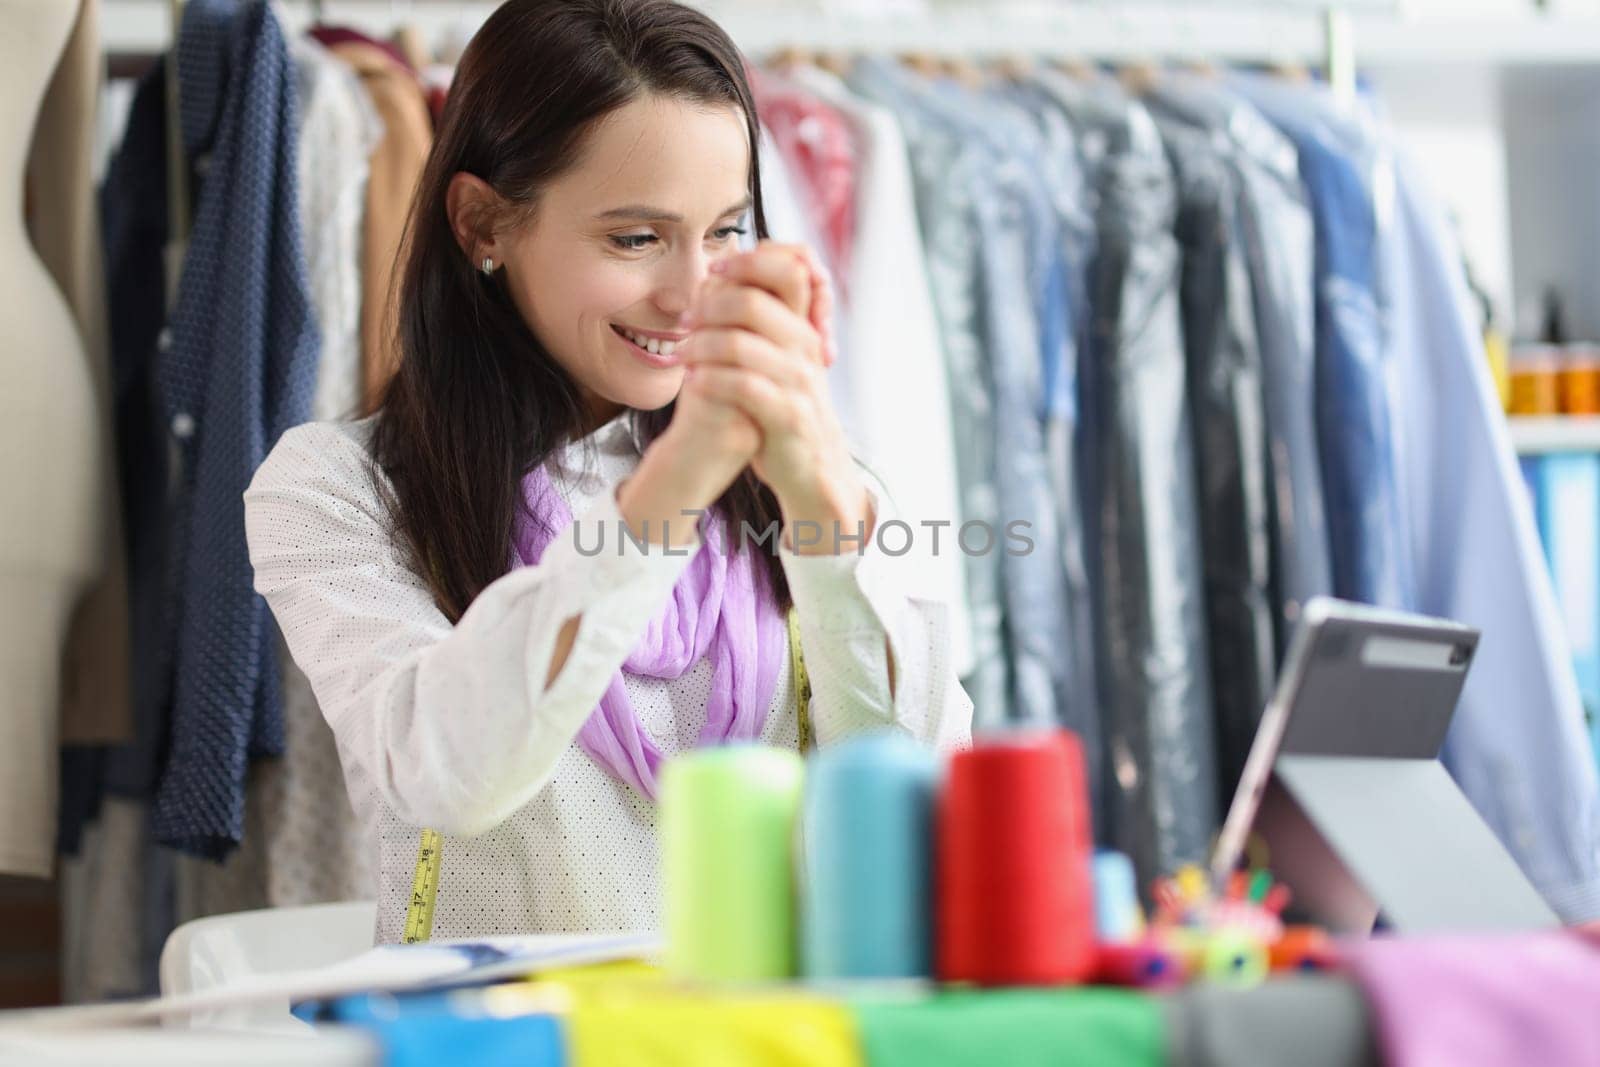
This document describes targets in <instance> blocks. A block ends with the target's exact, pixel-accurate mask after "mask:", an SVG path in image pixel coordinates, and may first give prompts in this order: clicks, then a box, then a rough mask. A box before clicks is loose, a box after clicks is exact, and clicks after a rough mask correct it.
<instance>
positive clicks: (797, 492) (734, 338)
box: [678, 242, 873, 553]
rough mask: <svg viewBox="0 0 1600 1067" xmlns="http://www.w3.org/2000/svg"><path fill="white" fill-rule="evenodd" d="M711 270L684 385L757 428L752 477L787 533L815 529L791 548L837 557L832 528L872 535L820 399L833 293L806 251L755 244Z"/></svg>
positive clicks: (864, 499) (685, 354) (693, 325)
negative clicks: (777, 509) (776, 507)
mask: <svg viewBox="0 0 1600 1067" xmlns="http://www.w3.org/2000/svg"><path fill="white" fill-rule="evenodd" d="M712 271H713V273H712V275H711V277H710V278H708V279H707V281H706V284H705V285H704V286H703V287H702V288H701V291H700V292H699V294H697V296H696V299H695V302H694V304H693V306H692V307H691V308H690V310H689V312H688V314H687V315H686V316H685V322H684V325H685V326H686V327H688V329H689V330H690V331H691V333H690V336H689V338H688V340H686V341H685V342H684V343H683V344H682V345H681V346H679V349H678V351H679V352H680V353H681V354H682V358H683V361H684V363H685V364H686V372H685V373H686V377H685V380H684V384H683V388H684V389H686V390H689V389H693V390H700V391H703V392H704V393H706V394H707V395H709V396H711V397H713V398H715V399H717V400H719V401H721V402H723V403H728V404H734V405H736V406H738V407H739V408H740V410H742V411H744V412H745V414H746V415H748V416H749V417H750V418H751V419H752V420H754V421H755V423H756V424H757V425H758V426H759V427H760V429H761V434H762V444H761V449H760V451H758V452H757V453H756V455H755V458H754V459H753V460H752V461H751V467H752V468H753V469H754V470H755V473H756V476H757V477H759V478H760V479H761V480H762V481H763V482H765V483H766V484H767V485H768V486H770V487H771V489H772V491H773V493H774V494H775V495H776V496H777V498H778V502H779V504H780V505H781V506H782V508H783V513H784V519H785V522H786V524H787V525H788V526H789V527H790V528H791V530H793V529H794V528H795V525H796V524H797V523H799V522H809V523H816V524H817V525H818V527H819V529H816V530H812V529H807V530H806V531H805V532H804V534H803V535H802V536H801V537H800V538H796V539H794V540H793V541H792V543H793V545H794V547H795V548H796V549H797V550H799V551H802V552H804V551H806V550H807V549H808V548H809V549H811V550H812V551H815V552H821V553H831V552H834V551H837V550H838V542H837V541H836V538H835V536H834V531H835V530H838V532H839V535H840V536H841V537H844V538H854V537H855V535H856V533H857V532H858V524H860V529H862V530H864V531H865V533H866V534H867V535H868V536H870V535H871V532H872V529H871V527H872V521H873V516H872V514H871V506H870V498H869V496H868V494H867V490H866V486H865V484H864V483H863V482H862V480H861V475H860V472H859V471H858V469H857V467H856V464H855V461H854V460H853V459H852V458H851V456H850V452H849V448H848V446H847V445H846V442H845V436H844V431H843V428H842V427H841V426H840V424H839V419H838V416H837V415H836V414H835V412H834V410H833V403H832V401H831V399H830V397H829V395H828V386H827V377H826V370H827V366H828V364H829V363H831V362H832V344H831V341H830V339H829V337H828V323H827V318H828V317H829V315H831V300H832V296H831V293H830V292H829V291H828V289H827V284H826V280H825V278H824V276H823V275H822V273H821V271H820V270H819V269H818V268H817V266H816V262H815V260H814V258H813V257H812V256H811V253H810V250H809V249H806V248H805V247H804V246H800V245H781V244H775V243H771V242H763V243H762V244H761V245H759V246H758V247H757V248H755V249H754V250H752V251H750V252H742V253H737V254H735V255H732V256H729V257H727V258H725V259H722V260H719V261H718V262H717V263H716V264H715V265H714V266H713V268H712ZM819 535H820V536H819ZM813 537H817V538H818V540H817V543H814V544H807V543H806V542H809V541H811V539H812V538H813ZM845 543H846V544H848V545H850V546H851V547H855V544H856V543H855V542H854V541H847V542H845Z"/></svg>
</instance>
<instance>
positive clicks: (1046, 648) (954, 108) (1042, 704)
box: [926, 81, 1098, 745]
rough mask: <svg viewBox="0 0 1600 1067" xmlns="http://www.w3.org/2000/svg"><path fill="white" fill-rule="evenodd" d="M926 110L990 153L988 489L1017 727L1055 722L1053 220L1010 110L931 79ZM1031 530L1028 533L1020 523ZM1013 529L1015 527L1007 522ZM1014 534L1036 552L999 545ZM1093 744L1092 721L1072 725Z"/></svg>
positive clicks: (1056, 257) (1026, 135)
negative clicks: (992, 491)
mask: <svg viewBox="0 0 1600 1067" xmlns="http://www.w3.org/2000/svg"><path fill="white" fill-rule="evenodd" d="M927 84H928V85H929V88H928V90H927V93H926V96H927V103H928V107H929V109H930V111H931V112H933V113H935V114H937V115H938V116H939V118H940V120H941V121H943V122H944V123H945V124H946V125H947V126H948V127H949V128H950V129H951V130H952V132H953V133H954V134H955V135H956V136H960V137H965V138H970V139H972V140H973V141H975V142H976V143H979V144H982V145H983V146H984V147H985V149H986V150H987V152H988V166H989V176H990V179H991V181H990V183H989V185H988V186H987V190H986V192H985V194H984V195H983V196H982V197H980V199H979V200H978V201H977V209H978V210H977V219H978V223H979V232H978V235H977V236H978V238H979V241H980V245H979V248H980V251H979V256H980V264H981V268H982V269H981V272H980V275H979V283H980V287H981V299H982V304H983V309H984V344H985V347H986V348H987V350H988V360H987V363H988V366H989V374H990V378H989V383H988V385H989V390H990V395H991V397H992V398H993V403H994V413H995V421H994V430H995V442H994V449H995V460H996V463H995V470H994V480H995V488H996V491H997V492H998V494H999V504H1000V520H1001V523H1002V527H1001V529H1000V530H997V531H996V534H997V540H996V542H995V544H994V546H993V548H991V549H990V551H993V552H996V553H999V554H1000V555H1001V560H1000V563H1001V592H1002V603H1003V604H1004V607H1005V626H1006V634H1007V638H1008V648H1009V651H1010V660H1011V662H1010V669H1011V684H1012V691H1011V699H1010V704H1009V707H1008V709H1007V716H1006V718H1007V719H1008V720H1009V721H1012V722H1021V723H1029V724H1034V725H1046V724H1048V725H1053V724H1055V723H1057V722H1059V721H1061V720H1060V717H1059V714H1058V702H1057V694H1058V693H1059V692H1061V691H1062V690H1063V689H1064V688H1065V687H1066V685H1067V680H1068V678H1069V677H1070V673H1071V672H1070V669H1069V667H1070V665H1069V663H1068V660H1067V657H1066V656H1065V655H1064V654H1063V653H1064V651H1065V650H1067V649H1069V648H1070V644H1069V641H1068V633H1067V623H1068V619H1067V601H1066V576H1065V573H1064V571H1063V567H1062V560H1061V548H1060V545H1061V536H1060V527H1059V514H1060V509H1059V507H1058V504H1057V502H1056V499H1055V495H1054V490H1053V486H1052V483H1051V478H1050V469H1049V465H1048V462H1047V456H1046V451H1045V446H1046V442H1045V436H1044V423H1043V419H1042V418H1041V407H1042V405H1041V402H1040V398H1041V397H1042V396H1043V395H1044V386H1043V377H1044V367H1045V364H1046V362H1049V363H1051V364H1053V365H1057V366H1058V365H1059V364H1060V363H1061V361H1062V353H1061V351H1060V349H1061V346H1062V345H1063V344H1064V343H1065V339H1066V325H1065V316H1066V292H1065V275H1066V269H1065V267H1064V265H1063V264H1062V263H1061V249H1060V244H1059V242H1058V241H1057V240H1056V220H1055V213H1054V211H1053V209H1052V208H1051V206H1050V201H1049V197H1048V195H1047V193H1046V191H1045V189H1044V186H1043V183H1042V181H1041V179H1040V173H1039V156H1040V153H1041V151H1042V146H1040V144H1039V143H1038V137H1037V134H1036V132H1035V131H1034V129H1033V127H1032V125H1031V124H1030V123H1029V122H1028V120H1027V118H1026V117H1025V116H1024V115H1022V114H1020V113H1018V112H1017V111H1016V110H1015V109H1014V108H1013V107H1012V105H1010V104H1009V103H1007V102H1005V101H1002V100H998V99H995V98H994V97H992V96H988V95H985V94H980V93H974V92H971V91H968V90H966V89H963V88H962V87H960V86H958V85H957V84H956V83H954V82H951V81H940V82H932V83H927ZM1024 523H1025V524H1026V525H1025V526H1023V525H1021V524H1024ZM1013 524H1016V525H1015V526H1013ZM1012 530H1015V532H1016V534H1017V536H1019V537H1026V538H1027V541H1028V542H1031V544H1028V543H1023V542H1020V541H1018V540H1016V539H1015V538H1011V537H1007V538H1006V539H1004V540H1001V539H999V535H1001V534H1002V533H1003V532H1008V531H1012ZM1066 725H1069V726H1071V727H1072V728H1073V729H1074V730H1077V731H1078V732H1079V733H1080V734H1085V731H1086V730H1087V735H1086V736H1084V738H1083V739H1084V741H1085V743H1086V744H1090V745H1095V744H1097V743H1098V738H1097V737H1096V736H1094V734H1095V732H1096V731H1095V723H1094V722H1093V721H1089V722H1069V723H1067V724H1066Z"/></svg>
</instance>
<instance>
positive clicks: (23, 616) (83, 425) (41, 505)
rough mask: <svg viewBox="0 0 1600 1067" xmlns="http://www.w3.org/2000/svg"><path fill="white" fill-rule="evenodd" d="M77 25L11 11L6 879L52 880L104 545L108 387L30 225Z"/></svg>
mask: <svg viewBox="0 0 1600 1067" xmlns="http://www.w3.org/2000/svg"><path fill="white" fill-rule="evenodd" d="M76 15H77V5H76V4H71V3H66V4H64V3H61V2H60V0H0V25H4V26H5V27H6V32H5V34H4V35H3V36H0V159H3V160H5V162H4V163H0V203H3V204H4V205H5V208H4V210H0V368H3V378H0V871H4V872H8V873H16V874H33V875H39V876H47V875H49V873H50V871H51V867H52V861H53V859H54V851H55V822H56V777H57V770H56V768H57V759H58V757H57V752H56V738H57V717H58V714H59V699H58V694H59V690H60V674H61V647H62V642H63V640H64V637H65V634H66V630H67V625H68V622H69V619H70V616H71V610H72V607H73V605H74V603H75V602H76V601H77V599H78V597H79V595H80V594H81V592H82V590H83V588H84V586H85V585H86V584H87V583H88V582H89V581H90V580H91V579H92V578H93V577H94V576H95V575H96V574H97V573H98V572H99V571H100V569H101V567H102V566H103V548H104V539H103V536H102V529H101V524H102V520H103V518H104V515H103V513H102V501H101V500H100V490H101V487H102V486H104V485H105V484H106V478H105V470H104V463H105V455H106V453H105V447H106V443H105V441H104V430H103V429H102V427H101V425H100V421H99V418H98V416H97V405H96V400H95V390H94V382H93V378H92V375H91V372H90V367H89V363H88V358H87V355H86V353H85V350H84V345H83V342H82V339H81V338H80V336H79V333H78V330H77V326H76V324H75V322H74V320H73V316H72V313H71V311H70V309H69V308H68V306H67V304H66V301H65V300H64V298H63V297H62V295H61V292H60V290H59V289H58V288H57V286H56V284H55V282H54V281H53V279H52V278H51V276H50V274H49V273H48V272H47V271H46V269H45V267H44V265H43V264H42V263H41V262H40V260H39V257H38V255H37V254H36V253H35V251H34V249H33V246H32V244H31V243H30V242H29V240H28V236H27V232H26V229H25V227H24V224H23V215H22V204H23V171H24V167H25V165H26V161H27V158H28V147H29V142H30V139H31V136H32V133H33V127H34V122H35V119H36V117H37V115H38V112H39V106H40V102H41V100H42V99H43V95H44V92H45V88H46V86H47V84H48V83H49V81H50V77H51V74H52V72H53V71H54V69H55V66H56V61H57V59H58V58H59V57H60V55H61V53H62V50H63V48H64V47H65V44H66V41H67V37H68V34H69V33H70V32H71V30H72V27H73V23H74V21H75V18H76ZM38 192H39V195H41V196H48V195H50V190H47V189H45V190H39V191H38Z"/></svg>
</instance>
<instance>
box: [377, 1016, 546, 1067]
mask: <svg viewBox="0 0 1600 1067" xmlns="http://www.w3.org/2000/svg"><path fill="white" fill-rule="evenodd" d="M366 1028H367V1029H368V1030H369V1031H370V1032H371V1034H372V1036H373V1037H374V1038H376V1039H377V1041H378V1044H379V1045H380V1046H381V1047H382V1049H383V1059H382V1061H381V1062H382V1063H383V1064H384V1067H440V1065H441V1064H446V1063H470V1064H474V1065H475V1067H561V1065H562V1064H564V1063H566V1062H567V1055H566V1047H565V1042H564V1041H563V1039H562V1033H561V1023H560V1021H559V1020H557V1019H554V1018H551V1017H550V1016H546V1015H522V1016H513V1017H511V1018H506V1019H498V1018H492V1017H489V1018H463V1017H460V1016H452V1015H445V1014H437V1015H435V1014H417V1015H411V1014H406V1015H402V1016H400V1017H399V1018H397V1019H391V1020H388V1021H374V1022H372V1023H369V1024H368V1025H367V1027H366Z"/></svg>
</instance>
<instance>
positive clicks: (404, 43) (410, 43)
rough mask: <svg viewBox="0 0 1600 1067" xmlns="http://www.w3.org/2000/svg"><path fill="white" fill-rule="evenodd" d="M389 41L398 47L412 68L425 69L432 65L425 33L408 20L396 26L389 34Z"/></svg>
mask: <svg viewBox="0 0 1600 1067" xmlns="http://www.w3.org/2000/svg"><path fill="white" fill-rule="evenodd" d="M389 42H390V43H391V44H393V45H394V46H395V47H396V48H398V49H400V54H401V55H403V56H405V57H406V62H407V63H410V64H411V69H412V70H419V71H421V70H427V69H428V68H429V67H431V66H433V50H432V49H431V48H429V47H428V38H427V35H426V34H424V33H423V32H422V29H421V27H418V26H416V25H413V24H412V23H409V22H408V23H406V24H405V25H403V26H399V27H396V28H395V31H394V33H392V34H390V36H389Z"/></svg>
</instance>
